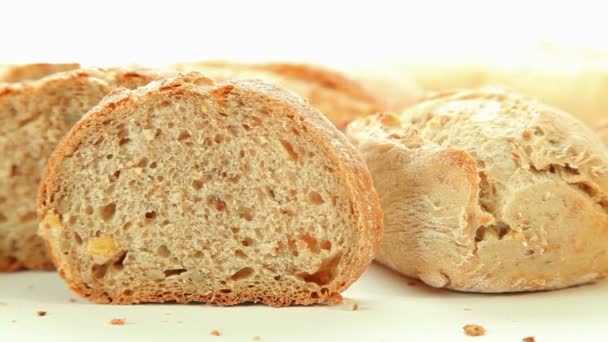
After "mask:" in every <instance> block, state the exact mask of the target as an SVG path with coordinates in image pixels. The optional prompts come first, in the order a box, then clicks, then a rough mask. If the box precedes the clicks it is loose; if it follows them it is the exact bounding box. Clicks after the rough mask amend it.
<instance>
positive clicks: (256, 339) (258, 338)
mask: <svg viewBox="0 0 608 342" xmlns="http://www.w3.org/2000/svg"><path fill="white" fill-rule="evenodd" d="M253 340H254V341H261V340H262V338H261V337H260V336H254V337H253Z"/></svg>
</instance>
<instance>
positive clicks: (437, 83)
mask: <svg viewBox="0 0 608 342" xmlns="http://www.w3.org/2000/svg"><path fill="white" fill-rule="evenodd" d="M546 64H551V63H550V60H548V61H546ZM557 64H558V67H547V66H543V65H537V64H523V65H511V66H505V65H491V64H487V63H486V64H475V65H463V64H460V65H458V64H439V65H410V66H405V67H402V68H401V72H403V73H405V74H407V75H409V76H411V77H412V78H413V79H414V80H416V81H417V82H418V83H419V84H420V85H421V86H422V87H424V88H426V89H428V90H430V91H445V90H450V89H472V88H479V87H483V86H500V87H506V88H509V89H512V90H513V91H516V92H519V93H522V94H526V95H528V96H532V97H535V98H538V99H539V100H541V101H543V102H545V103H547V104H549V105H552V106H555V107H557V108H560V109H562V110H565V111H567V112H570V113H571V114H572V115H574V116H576V117H578V118H579V119H580V120H582V121H584V122H585V123H587V124H588V125H594V124H595V123H596V122H597V121H598V120H599V119H602V118H604V117H605V116H606V113H608V96H606V95H605V94H606V93H608V69H604V68H599V67H595V66H594V65H587V64H585V63H582V62H581V63H576V64H565V65H562V64H561V63H557Z"/></svg>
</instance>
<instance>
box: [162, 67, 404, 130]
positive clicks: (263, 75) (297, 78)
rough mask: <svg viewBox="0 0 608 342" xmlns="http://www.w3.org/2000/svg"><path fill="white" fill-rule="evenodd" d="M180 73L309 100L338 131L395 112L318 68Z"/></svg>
mask: <svg viewBox="0 0 608 342" xmlns="http://www.w3.org/2000/svg"><path fill="white" fill-rule="evenodd" d="M173 68H174V69H176V70H179V71H199V72H201V73H203V74H205V75H207V76H209V77H211V78H214V79H216V80H229V79H240V80H244V79H245V80H246V79H249V80H252V79H257V80H262V81H265V82H268V83H270V84H274V85H276V86H278V87H281V88H284V89H286V90H290V91H293V92H294V93H296V94H298V95H300V96H302V97H304V98H306V99H308V101H309V102H310V104H311V105H312V106H313V107H315V108H317V109H318V110H320V111H321V112H322V113H323V114H325V115H326V116H327V117H328V118H329V120H330V121H331V122H332V123H333V124H334V125H336V127H338V128H339V129H344V127H345V126H346V124H347V123H348V122H350V121H352V120H353V119H354V118H357V117H361V116H365V115H369V114H373V113H376V112H381V111H386V110H394V109H395V108H391V107H389V104H390V102H388V101H384V100H383V99H382V98H381V97H378V96H376V94H374V93H372V92H370V91H369V90H368V89H366V88H365V87H363V86H362V85H361V84H360V83H359V82H357V81H355V80H352V79H350V78H348V77H347V76H345V75H343V74H341V73H339V72H336V71H333V70H329V69H326V68H323V67H319V66H313V65H307V64H295V63H260V64H245V63H234V62H218V61H208V62H198V63H182V64H178V65H175V66H173Z"/></svg>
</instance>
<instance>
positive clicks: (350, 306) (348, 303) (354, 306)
mask: <svg viewBox="0 0 608 342" xmlns="http://www.w3.org/2000/svg"><path fill="white" fill-rule="evenodd" d="M342 304H343V305H344V306H343V307H344V308H345V309H346V310H349V311H357V310H359V303H357V302H355V301H354V300H352V299H348V298H344V299H343V301H342Z"/></svg>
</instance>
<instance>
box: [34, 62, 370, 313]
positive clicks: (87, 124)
mask: <svg viewBox="0 0 608 342" xmlns="http://www.w3.org/2000/svg"><path fill="white" fill-rule="evenodd" d="M39 201H40V202H39V204H40V211H39V213H40V215H41V219H42V221H41V225H40V234H41V235H42V236H43V237H44V239H45V241H46V243H47V244H48V246H49V248H50V251H51V253H52V255H53V258H54V260H55V263H56V265H57V267H58V269H59V273H60V274H61V275H62V276H63V277H64V278H65V280H66V281H67V283H68V284H69V286H70V287H71V288H72V289H73V290H74V291H76V292H77V293H79V294H80V295H82V296H84V297H85V298H87V299H89V300H91V301H94V302H99V303H114V304H123V303H139V302H165V301H177V302H180V303H183V302H191V301H197V302H206V303H217V304H221V305H231V304H237V303H243V302H261V303H265V304H270V305H274V306H285V305H294V304H314V303H320V302H323V301H326V300H331V299H336V298H337V297H338V296H339V293H340V292H341V291H343V290H344V289H346V288H347V287H348V286H349V285H350V284H351V283H352V282H354V281H355V280H356V279H357V278H358V277H359V276H360V275H361V274H362V273H363V271H364V270H365V269H366V267H367V266H368V264H369V263H370V262H371V261H372V258H373V255H374V252H375V250H376V248H377V246H378V244H379V240H380V237H381V232H382V214H381V211H380V209H379V203H378V198H377V195H376V193H375V191H374V190H373V187H372V183H371V177H370V175H369V173H368V171H367V169H366V167H365V164H364V162H363V160H362V159H361V157H360V155H359V154H358V153H357V152H356V150H355V149H354V147H353V146H352V145H350V144H349V143H348V142H347V141H346V138H345V137H344V135H343V134H341V133H340V132H339V131H337V130H336V129H335V128H334V127H333V126H332V125H331V123H330V122H329V121H328V120H327V119H325V118H324V117H323V115H321V114H320V113H319V112H318V111H317V110H315V109H313V108H312V107H310V106H309V105H308V104H307V103H306V101H305V100H303V99H301V98H299V97H297V96H295V95H292V94H291V93H288V92H285V91H282V90H280V89H278V88H275V87H273V86H270V85H266V84H263V83H260V82H258V81H234V82H230V81H227V82H222V83H217V84H216V83H214V82H213V81H212V80H211V79H208V78H206V77H202V76H200V74H196V73H194V74H188V75H183V76H179V77H176V78H172V79H167V80H165V81H163V82H162V83H153V84H150V85H149V86H146V87H142V88H138V89H137V90H134V91H122V92H119V93H116V94H114V95H112V96H110V97H108V98H106V99H105V100H104V101H102V103H101V104H100V105H98V106H96V107H95V108H93V109H92V110H91V111H90V112H89V113H88V114H87V116H86V118H85V119H83V120H82V121H80V122H79V123H78V124H77V125H76V126H75V127H74V128H73V129H72V130H71V131H70V133H69V134H68V136H67V137H66V139H65V140H64V141H63V142H62V143H61V144H60V145H59V147H58V148H57V150H56V151H55V152H54V153H53V155H52V157H51V159H50V161H49V166H48V168H47V170H46V173H45V175H44V178H43V180H42V183H41V190H40V197H39Z"/></svg>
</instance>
